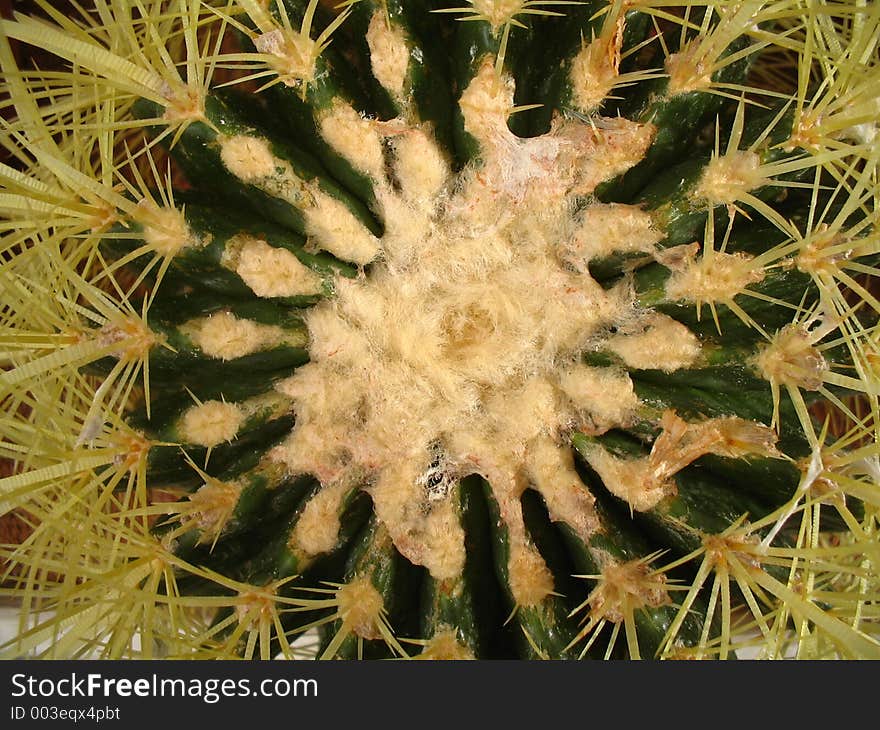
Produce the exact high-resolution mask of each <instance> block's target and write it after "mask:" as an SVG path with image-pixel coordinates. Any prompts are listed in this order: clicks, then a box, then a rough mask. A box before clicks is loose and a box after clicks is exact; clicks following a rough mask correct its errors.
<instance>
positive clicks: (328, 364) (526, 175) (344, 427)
mask: <svg viewBox="0 0 880 730" xmlns="http://www.w3.org/2000/svg"><path fill="white" fill-rule="evenodd" d="M510 108H512V92H511V87H510V86H509V85H508V84H506V83H505V82H504V80H503V79H499V78H498V77H496V76H495V75H494V70H493V69H492V67H491V65H489V66H488V67H485V68H484V69H483V70H482V71H481V72H480V74H478V75H477V77H476V78H475V80H474V81H473V83H472V84H471V87H470V88H469V89H468V90H467V91H466V92H465V95H464V97H463V99H462V109H463V110H464V113H465V122H466V129H467V130H468V131H469V132H470V133H471V134H472V135H473V136H474V137H475V138H477V140H478V141H479V142H480V144H481V148H482V150H483V158H482V160H481V162H479V163H476V164H474V165H473V166H472V168H471V169H469V170H466V171H465V172H464V173H463V174H462V175H460V176H459V178H458V179H459V183H458V186H457V187H455V188H451V182H450V181H451V180H452V178H451V176H450V175H449V173H448V170H447V169H446V166H445V162H444V158H443V155H442V153H441V152H440V151H439V149H438V148H437V147H436V145H435V144H434V143H433V142H432V141H431V140H430V138H429V136H428V135H427V134H424V133H423V131H422V130H418V129H410V130H408V131H404V132H402V133H401V132H399V131H398V132H396V134H395V139H394V140H393V145H394V149H396V150H397V151H398V155H397V157H396V159H395V162H396V166H395V167H396V169H395V170H394V174H395V176H396V178H397V181H398V182H399V186H398V189H399V190H401V191H402V192H401V193H395V192H392V188H391V186H390V185H387V184H385V185H381V184H380V185H378V186H377V187H378V189H379V198H380V201H381V203H382V206H383V213H384V218H385V227H386V232H385V235H384V236H383V238H382V254H381V256H380V258H379V259H377V260H376V261H375V262H374V263H373V264H372V267H371V270H370V271H369V274H363V275H361V276H360V277H358V278H356V279H346V278H344V277H341V276H340V277H338V278H337V279H336V281H335V289H336V293H335V296H334V297H333V298H331V299H329V300H326V301H324V302H323V303H321V304H319V305H318V306H316V307H315V308H313V309H312V310H311V312H310V314H309V315H308V316H307V325H308V328H309V332H310V336H311V344H310V349H309V354H310V358H311V362H310V363H309V364H307V365H305V366H303V367H301V368H299V369H298V370H297V371H296V374H295V375H293V376H292V377H290V378H288V379H287V380H285V381H284V382H283V383H281V384H280V386H279V387H280V389H281V390H282V391H283V392H284V393H285V394H286V395H288V396H290V397H291V398H292V399H293V401H294V404H295V412H296V416H297V425H296V427H295V430H294V431H293V432H292V434H291V435H290V436H289V438H288V439H287V440H286V441H285V442H284V443H283V444H282V445H281V446H279V447H278V448H277V449H276V450H275V452H274V456H275V458H278V459H280V460H282V461H283V462H284V463H285V464H286V465H287V466H288V468H289V469H290V470H292V471H294V472H297V473H312V474H315V475H316V476H317V477H318V478H319V479H320V480H321V482H322V484H323V485H324V486H325V489H326V488H328V487H329V486H330V485H333V484H340V483H346V484H351V483H360V484H362V485H364V488H366V489H367V490H368V491H369V492H370V494H371V497H372V498H373V501H374V504H375V511H376V514H377V516H378V517H379V519H380V520H382V521H383V522H384V523H385V524H386V527H387V528H388V530H389V533H390V534H391V536H392V538H393V540H394V543H395V545H396V547H397V548H398V550H400V551H401V552H402V553H403V554H404V555H405V556H407V557H408V558H410V559H411V560H413V562H416V563H418V564H421V565H425V566H426V567H427V568H428V569H429V570H430V572H431V573H432V575H434V577H435V578H438V579H442V578H448V577H453V576H455V575H457V574H458V573H459V572H460V571H461V568H462V565H463V560H464V537H463V533H462V530H461V528H460V527H459V525H458V523H457V521H456V518H455V514H454V510H452V509H450V506H449V499H450V497H448V495H447V490H448V485H449V484H450V483H452V481H453V480H454V479H455V478H458V477H461V476H464V475H467V474H472V473H477V474H482V475H483V476H485V477H487V478H488V479H489V480H490V482H492V483H493V489H496V498H497V499H498V500H499V502H502V503H503V504H502V512H504V513H505V514H506V515H508V516H507V517H506V519H507V520H508V521H509V522H510V523H511V524H508V527H509V529H510V535H511V549H512V557H511V565H513V564H514V563H515V562H516V561H517V560H519V561H520V562H522V560H523V556H524V555H525V554H526V553H528V554H531V553H533V552H534V550H533V548H532V547H531V546H530V545H528V544H526V539H525V538H522V539H519V538H518V536H521V535H524V534H525V532H524V531H523V530H521V529H520V526H518V525H517V524H515V523H518V522H519V521H520V520H521V516H520V515H519V508H518V504H516V505H515V506H514V502H517V503H518V497H519V494H520V493H521V491H522V489H524V488H525V487H526V486H527V485H528V484H532V485H533V486H535V487H536V488H538V489H539V490H542V489H543V490H544V491H546V492H547V493H546V494H545V498H547V502H548V505H549V506H550V509H551V516H552V517H554V518H558V519H562V518H566V519H568V520H569V521H570V522H571V523H572V524H581V525H589V524H591V523H592V520H590V519H588V517H589V515H585V514H577V515H576V514H570V515H561V514H559V515H553V514H552V512H553V510H554V505H559V506H560V507H559V509H565V510H569V511H572V510H574V511H581V512H589V510H591V509H592V500H591V498H589V495H588V493H586V492H585V491H584V489H583V487H582V486H579V487H577V489H578V490H579V492H581V493H583V499H581V498H580V497H579V496H578V495H575V498H572V497H571V495H569V496H568V497H565V496H563V495H562V493H561V492H564V491H566V490H567V489H568V485H567V484H562V485H561V486H560V478H561V477H560V475H563V477H562V478H563V481H564V475H566V474H568V473H569V472H572V473H573V470H572V467H571V458H570V455H569V454H568V453H567V452H568V447H557V448H556V449H555V451H556V455H555V456H553V455H552V454H550V455H548V452H547V444H548V441H549V442H551V443H555V442H556V441H557V440H558V439H559V437H560V435H561V434H562V433H563V432H564V431H567V430H568V429H571V428H572V427H574V426H584V425H585V424H586V423H588V422H589V423H592V422H591V421H590V406H589V403H590V402H593V403H595V404H596V405H595V411H596V414H597V416H596V419H595V420H596V422H601V423H602V424H603V427H604V428H608V427H611V426H613V425H623V423H625V422H626V420H627V419H628V418H630V417H631V416H632V413H631V411H630V410H628V409H626V408H621V407H620V405H619V404H620V403H637V401H635V399H633V397H632V392H631V384H630V383H629V379H628V377H627V376H626V375H625V374H624V373H622V372H621V373H620V374H619V376H618V377H616V378H606V379H597V378H596V376H595V373H592V372H588V369H579V368H576V367H574V366H575V364H576V363H577V362H578V361H579V360H580V359H581V357H582V355H583V353H584V352H586V351H588V350H590V349H592V348H596V347H598V346H599V344H600V343H601V342H602V341H603V340H606V339H607V338H609V337H610V335H611V328H612V327H614V326H617V327H620V326H624V325H630V324H632V323H633V322H636V323H637V322H638V321H639V320H640V319H642V318H643V317H645V316H646V315H647V313H645V312H641V311H639V310H638V309H637V308H636V305H635V303H634V296H633V294H632V291H631V290H630V288H629V287H628V286H627V285H622V286H619V287H616V288H614V289H611V290H605V289H603V288H602V287H601V286H600V285H599V284H598V283H597V282H596V281H595V280H593V279H592V278H591V277H590V275H589V273H588V272H587V268H586V266H583V267H573V266H571V264H570V263H569V262H568V261H567V259H568V258H570V256H569V254H570V251H571V249H572V245H571V239H572V237H573V236H575V235H577V234H578V223H577V221H578V220H579V218H578V211H577V210H576V205H575V198H576V197H577V196H583V195H585V194H589V193H590V192H592V189H593V188H594V187H595V185H596V184H598V182H600V181H601V180H603V179H607V178H608V177H611V176H613V175H615V174H618V173H620V172H622V171H623V170H625V169H627V168H628V167H630V166H631V165H633V164H635V163H636V162H638V160H639V159H641V157H642V156H643V154H644V151H645V149H646V148H647V145H648V144H649V143H650V140H651V135H652V130H651V129H649V128H646V127H645V126H644V125H638V124H634V123H630V122H626V123H624V121H625V120H617V119H615V120H602V119H598V120H597V122H598V123H595V124H593V125H588V124H583V123H581V122H573V121H568V120H565V121H562V122H560V123H559V124H557V125H556V126H555V127H554V129H552V130H551V131H550V132H549V133H548V134H547V135H544V136H543V137H539V138H535V139H531V140H521V139H517V138H515V137H514V136H513V135H512V134H510V132H509V131H508V130H507V126H506V119H507V116H508V114H509V113H510ZM420 181H421V182H420ZM424 181H432V182H431V183H430V185H428V186H427V187H429V188H430V189H426V184H425V182H424ZM407 191H418V194H417V195H415V194H407ZM605 225H606V226H609V227H610V226H613V225H614V223H613V221H611V220H608V221H607V222H606V223H605ZM645 225H647V223H646V224H645ZM598 234H599V239H601V231H599V232H598ZM597 240H598V239H597ZM600 244H601V241H600ZM581 247H582V244H581ZM597 253H598V252H597ZM602 253H605V252H604V251H603V252H602ZM580 255H582V256H585V257H586V259H587V260H588V259H589V256H590V252H588V251H586V252H584V251H581V252H580ZM656 316H657V315H654V317H655V318H656ZM636 329H638V328H637V327H636ZM682 329H684V328H682ZM672 331H673V332H676V331H675V330H672ZM625 336H626V335H619V334H618V335H617V337H618V338H620V337H625ZM682 337H684V338H690V339H688V343H687V344H688V345H690V342H691V339H692V338H693V336H692V335H691V334H690V333H689V332H687V331H686V330H685V331H684V333H682ZM673 339H674V335H673ZM671 344H672V345H674V344H675V343H674V342H673V343H671ZM693 356H694V357H695V356H696V355H695V354H694V355H693ZM579 372H583V378H581V381H582V382H581V383H580V385H579V383H578V375H577V374H578V373H579ZM599 382H605V383H610V382H613V383H616V384H617V385H618V387H616V388H599V387H597V383H599ZM584 404H587V406H586V408H585V406H584ZM609 413H616V414H617V416H616V417H617V418H618V419H619V422H618V423H609V422H608V414H609ZM537 449H540V458H538V457H537V456H535V454H536V453H537V451H536V450H537ZM533 452H534V453H533ZM438 461H439V463H438ZM543 472H546V473H543ZM437 474H442V475H444V478H442V479H440V480H439V484H438V479H436V478H433V476H432V475H437ZM576 482H577V480H576V479H572V480H571V483H572V484H575V483H576ZM502 484H503V485H504V486H503V488H501V487H496V486H495V485H502ZM560 490H561V491H560ZM334 491H337V492H339V490H338V488H337V489H336V490H334ZM551 492H553V494H551ZM340 494H341V492H340ZM328 498H329V495H328ZM584 529H587V528H584ZM297 532H298V533H303V531H302V530H298V531H297ZM295 540H296V541H297V542H298V545H297V546H298V547H299V548H300V549H304V550H306V552H308V547H309V545H310V544H312V543H313V542H314V541H312V540H311V539H310V536H309V535H307V534H301V535H300V536H299V537H298V538H295ZM319 542H320V544H321V545H326V544H327V541H326V539H322V540H320V541H319ZM537 559H538V560H540V558H539V557H538V558H537ZM551 589H552V582H551V584H550V585H549V587H547V589H546V590H551ZM544 592H545V591H544V590H543V589H542V591H540V592H539V593H544ZM521 593H522V596H521V598H525V599H526V600H528V602H533V601H535V600H540V597H541V595H537V596H534V597H531V594H532V593H534V590H532V591H528V590H526V589H523V591H522V592H521ZM526 594H528V596H526Z"/></svg>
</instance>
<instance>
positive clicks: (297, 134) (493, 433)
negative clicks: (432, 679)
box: [0, 0, 880, 659]
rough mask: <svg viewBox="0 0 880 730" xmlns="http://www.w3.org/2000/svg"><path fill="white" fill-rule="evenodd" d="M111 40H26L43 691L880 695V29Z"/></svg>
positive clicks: (701, 8)
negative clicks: (483, 685)
mask: <svg viewBox="0 0 880 730" xmlns="http://www.w3.org/2000/svg"><path fill="white" fill-rule="evenodd" d="M96 5H97V8H98V12H97V13H96V14H95V16H85V15H84V16H83V17H81V18H76V17H74V18H67V17H62V16H61V15H59V14H58V13H57V12H53V11H52V10H51V9H50V8H47V7H45V6H44V7H42V8H41V10H42V12H43V14H44V15H48V16H49V18H48V20H45V21H44V20H40V21H37V20H33V19H30V18H27V17H18V18H16V19H15V20H9V21H3V25H2V30H3V45H2V47H0V51H2V54H0V60H2V61H3V64H4V69H5V70H7V71H8V73H7V76H8V77H9V79H10V80H9V81H7V83H6V88H7V90H8V92H9V94H10V97H11V99H12V105H13V106H14V109H15V117H14V118H13V119H12V120H11V121H10V122H9V123H8V124H6V126H5V133H4V134H5V136H4V141H5V145H6V148H7V150H9V151H10V153H11V164H9V165H5V166H4V167H3V169H2V174H3V183H4V186H5V190H4V193H3V198H2V200H0V205H2V206H3V209H4V211H5V212H6V215H7V219H8V220H9V221H10V223H9V225H8V226H7V233H8V236H9V244H8V245H4V253H3V256H4V258H3V260H2V263H3V270H2V276H3V277H4V278H3V283H2V286H3V290H4V292H5V295H4V297H5V302H4V305H5V309H4V312H3V317H4V325H5V327H6V330H7V332H8V333H9V334H8V341H9V342H10V346H9V352H8V355H7V362H8V367H7V369H6V371H5V372H4V374H3V380H2V381H0V382H2V387H3V389H4V390H3V393H2V397H3V398H4V399H5V400H4V405H5V406H7V408H6V410H7V412H8V414H9V415H7V416H4V421H3V425H4V439H5V441H4V444H3V448H4V453H5V455H6V456H7V457H9V458H10V459H11V460H12V462H13V464H14V466H15V468H16V473H15V474H13V476H11V477H8V478H6V479H4V480H2V482H0V484H3V492H2V493H3V494H4V499H5V500H6V504H7V505H8V508H10V509H12V508H16V509H18V510H21V511H22V512H23V513H25V514H27V515H28V516H29V517H28V519H32V520H33V521H34V522H35V524H36V529H35V532H34V534H33V535H32V537H31V539H30V540H29V541H27V542H26V543H25V544H23V545H21V546H18V547H15V548H13V549H11V555H10V564H11V565H12V566H13V571H12V573H11V574H10V575H11V576H12V577H11V578H10V584H11V586H12V587H11V588H10V590H11V592H13V593H15V594H17V595H23V596H26V597H27V605H26V607H25V608H26V611H37V610H42V609H46V608H48V609H51V610H52V611H54V612H55V614H54V615H55V618H50V619H48V620H46V621H45V623H42V624H41V623H38V624H37V626H36V628H27V629H25V628H23V630H22V634H21V636H20V637H18V638H17V639H16V640H15V641H14V642H12V643H11V644H10V649H11V650H12V651H13V652H27V651H37V650H39V651H44V652H45V655H48V656H60V655H66V654H74V655H77V654H78V653H82V652H85V651H87V650H88V651H95V650H97V652H98V653H99V655H104V656H129V655H134V654H138V655H146V656H153V655H161V656H182V657H194V658H202V657H215V656H221V657H222V656H231V655H236V656H246V657H252V656H261V657H264V658H268V657H270V656H275V655H277V654H279V653H280V654H282V655H286V656H297V655H298V654H299V653H308V652H309V651H311V652H312V653H314V654H315V655H317V656H319V657H323V658H381V657H421V658H515V657H518V658H553V659H576V658H679V657H685V656H695V657H698V658H714V657H720V658H728V657H731V656H733V655H734V653H735V652H736V651H737V650H739V649H743V648H748V647H751V648H752V649H753V650H755V651H756V652H757V653H758V655H760V656H768V657H776V656H783V655H792V654H794V655H797V656H804V657H814V656H827V657H842V656H845V657H878V656H880V643H878V641H877V634H878V630H877V623H876V619H877V614H876V608H875V606H874V601H875V598H876V591H877V586H878V582H877V561H878V559H880V554H878V549H877V541H876V529H877V506H878V504H880V499H878V492H877V484H876V476H877V474H878V467H877V464H878V449H877V439H876V429H877V422H876V417H875V416H876V413H877V393H878V387H877V383H878V379H877V377H876V375H875V373H876V363H877V362H878V357H880V354H878V344H877V343H878V338H877V334H876V328H877V319H878V313H880V304H878V302H877V299H876V298H875V297H874V295H873V293H872V289H871V284H870V279H871V278H872V277H873V276H874V274H875V273H876V271H877V270H876V268H875V263H874V260H875V258H876V252H877V250H878V245H877V240H878V239H877V236H878V228H877V215H878V213H877V195H878V189H877V157H878V155H877V147H876V144H875V139H874V137H875V135H876V124H877V122H876V119H877V97H876V88H874V86H873V85H874V84H876V83H877V82H878V80H880V76H878V71H877V67H878V63H877V61H878V59H877V47H876V43H877V40H876V39H877V37H878V34H877V32H876V31H877V30H878V29H880V13H878V12H877V9H876V8H873V7H872V6H869V7H866V6H864V5H863V4H860V3H830V2H828V3H825V2H817V3H805V2H798V1H797V0H775V1H772V2H757V1H752V0H747V1H746V2H742V3H737V4H724V3H721V4H719V3H708V4H700V3H676V2H673V3H669V2H662V3H652V2H650V1H646V2H639V3H630V2H621V1H620V0H612V2H605V1H604V0H603V1H600V0H593V1H591V2H586V3H582V4H573V5H571V6H569V5H567V4H557V3H553V2H547V3H540V2H538V3H533V2H524V3H523V2H500V1H499V0H486V1H483V0H481V1H480V2H477V1H476V0H474V1H473V2H472V3H471V4H470V5H468V6H467V7H466V8H457V7H447V6H446V5H445V4H444V3H442V2H431V1H430V0H412V1H411V2H407V1H404V0H359V2H357V3H355V4H353V5H351V6H350V7H347V8H346V9H344V10H339V9H337V10H335V11H331V10H330V9H328V8H325V7H323V6H321V5H318V4H317V2H301V1H300V0H284V2H283V3H275V2H270V3H261V2H256V1H253V0H251V1H244V0H240V1H239V2H237V3H231V4H226V3H216V4H212V3H206V4H199V3H195V2H190V1H189V0H180V1H179V2H159V1H158V0H155V1H153V2H147V3H144V7H143V8H142V9H141V11H138V12H135V11H133V10H132V9H131V8H128V7H127V5H126V4H119V3H103V2H102V3H97V4H96ZM7 39H14V40H16V41H20V42H24V43H29V44H34V45H41V46H43V47H45V48H47V49H49V50H50V51H51V52H53V53H55V54H57V55H58V56H60V57H61V58H62V59H65V61H66V62H69V63H72V64H73V70H72V71H68V70H64V71H59V72H57V74H55V75H54V76H53V75H52V74H48V72H47V74H44V75H40V74H39V73H29V72H27V71H22V72H21V73H17V72H16V73H12V71H13V65H12V64H13V63H14V61H13V59H12V54H11V50H10V46H9V44H8V41H7ZM174 59H179V62H178V63H176V64H175V62H174ZM230 67H231V69H232V70H231V71H230V70H229V69H230ZM221 70H222V71H223V72H225V73H231V74H232V75H231V78H230V80H231V82H232V83H226V84H219V83H217V80H216V78H215V75H219V74H220V73H221ZM872 89H873V91H872ZM166 155H167V156H168V157H167V160H168V162H167V164H168V167H167V170H168V172H167V173H166V172H165V170H164V169H163V167H162V165H163V164H165V163H164V162H162V160H165V159H166V157H165V156H166ZM163 495H164V498H162V499H160V496H163ZM56 629H59V631H57V632H56ZM60 629H63V630H60ZM313 635H315V636H317V637H318V638H317V648H315V647H314V646H308V644H309V641H308V637H311V636H313ZM47 639H51V640H50V641H49V644H48V648H47V646H46V644H45V642H46V640H47ZM134 639H136V641H133V640H134ZM40 647H41V648H40ZM133 647H134V648H133ZM137 647H139V648H137Z"/></svg>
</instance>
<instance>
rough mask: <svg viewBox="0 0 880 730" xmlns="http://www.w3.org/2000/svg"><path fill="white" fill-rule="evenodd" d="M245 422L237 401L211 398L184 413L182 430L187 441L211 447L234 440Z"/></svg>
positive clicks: (182, 434)
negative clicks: (236, 403) (229, 401)
mask: <svg viewBox="0 0 880 730" xmlns="http://www.w3.org/2000/svg"><path fill="white" fill-rule="evenodd" d="M243 422H244V413H243V412H242V410H241V409H240V408H239V407H238V406H237V405H235V403H224V402H223V401H218V400H209V401H205V402H204V403H200V404H199V405H195V406H192V407H191V408H189V409H188V410H187V411H186V412H185V413H184V414H183V419H182V421H181V424H180V431H181V436H183V438H184V440H185V441H186V442H187V443H190V444H198V445H199V446H208V447H210V446H217V445H218V444H222V443H223V442H225V441H232V439H234V438H235V435H236V434H237V433H238V429H239V428H241V424H242V423H243Z"/></svg>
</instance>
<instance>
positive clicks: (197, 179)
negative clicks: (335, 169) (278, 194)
mask: <svg viewBox="0 0 880 730" xmlns="http://www.w3.org/2000/svg"><path fill="white" fill-rule="evenodd" d="M225 96H226V98H224V95H221V94H218V93H214V92H212V93H211V94H209V95H208V96H207V97H206V99H205V116H206V117H207V119H208V120H209V122H210V123H211V124H212V125H213V126H214V128H215V129H216V130H217V131H214V129H212V128H211V127H209V126H208V125H207V124H206V123H204V122H193V123H192V124H190V125H189V126H187V127H186V130H185V131H184V132H183V134H181V135H180V138H179V140H178V141H177V144H176V145H175V146H174V148H173V150H172V155H173V157H174V160H175V162H177V163H178V164H179V165H180V167H181V169H182V170H183V172H184V174H185V175H186V177H187V179H188V181H189V182H190V184H192V185H193V186H194V187H196V188H198V189H199V190H201V191H210V192H211V193H213V194H215V195H216V196H217V197H218V198H219V199H220V200H223V201H224V202H225V203H227V204H229V205H232V206H235V207H240V208H242V209H244V210H248V209H250V210H252V211H254V212H256V213H258V214H260V215H262V216H265V217H268V218H269V219H270V220H272V221H274V222H275V223H277V224H279V225H281V226H284V227H287V228H290V229H292V230H293V231H295V232H296V233H299V234H301V235H305V233H306V230H305V219H304V217H303V213H302V211H301V210H300V208H299V207H297V206H296V205H293V204H291V203H289V202H287V201H285V200H281V199H280V198H275V197H273V196H272V195H270V194H268V193H266V192H264V191H262V190H260V189H259V188H258V187H256V186H255V185H250V184H248V183H244V182H242V181H241V180H239V179H238V178H237V177H235V176H234V175H233V174H231V173H230V172H229V171H228V170H227V169H226V167H225V165H224V164H223V162H222V160H221V157H220V147H219V143H218V142H217V135H218V132H219V133H220V134H223V135H227V136H235V135H248V136H254V137H259V138H262V139H265V140H267V141H268V142H269V146H270V147H271V150H272V154H273V155H274V156H275V157H277V158H279V159H282V160H285V161H287V162H289V163H290V165H291V168H292V169H293V171H294V173H295V174H296V176H297V177H298V178H300V179H301V180H303V181H304V182H315V183H316V184H317V185H318V186H319V187H320V189H321V190H322V191H323V192H325V193H327V194H328V195H330V196H332V197H334V198H336V199H337V200H339V201H340V202H342V203H343V204H344V205H345V206H346V207H347V208H348V209H349V210H350V211H351V213H352V214H353V215H354V216H355V218H357V219H358V220H359V221H360V222H361V223H363V225H364V226H365V227H366V228H367V229H368V230H369V231H370V232H371V233H373V235H376V236H380V235H382V227H381V225H380V224H379V223H378V221H377V220H376V219H375V217H374V216H373V214H372V213H371V212H370V211H369V209H368V208H367V207H366V205H365V204H364V203H362V202H361V201H359V200H358V199H357V198H355V197H354V196H352V195H351V194H350V193H348V192H347V191H345V190H344V189H343V188H341V187H340V186H339V185H338V184H337V183H335V182H334V181H333V180H332V178H331V176H330V175H329V173H328V172H327V170H326V169H325V168H324V167H323V166H322V165H321V163H320V162H319V161H318V160H317V159H316V158H315V157H314V156H313V155H312V154H311V153H309V152H307V151H306V150H303V149H301V148H299V147H297V146H295V145H293V144H290V143H286V142H284V141H282V140H279V139H277V138H272V137H271V136H269V133H268V132H267V130H265V129H263V128H260V127H257V126H255V125H252V124H249V123H248V120H247V115H246V113H243V112H242V110H241V109H240V106H239V104H240V102H239V101H238V98H237V97H236V96H235V95H225ZM133 112H134V113H135V115H136V116H138V117H140V118H147V119H153V118H157V117H159V118H161V116H162V114H163V113H164V112H163V110H162V108H161V107H159V106H158V105H157V104H154V103H152V102H148V101H146V100H143V99H142V100H140V101H139V102H138V103H137V104H135V106H134V107H133ZM162 131H163V130H162V129H161V128H159V129H154V130H152V133H153V134H154V135H155V134H158V133H161V132H162ZM170 141H171V138H170V136H166V137H165V138H163V142H166V143H169V142H170Z"/></svg>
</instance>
